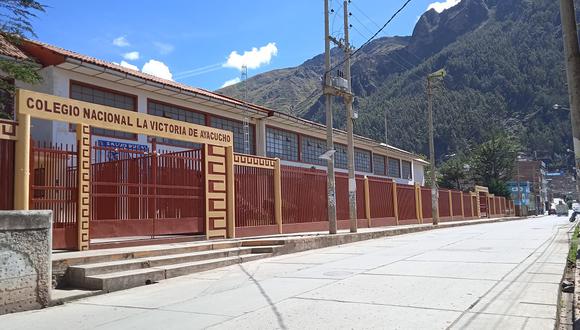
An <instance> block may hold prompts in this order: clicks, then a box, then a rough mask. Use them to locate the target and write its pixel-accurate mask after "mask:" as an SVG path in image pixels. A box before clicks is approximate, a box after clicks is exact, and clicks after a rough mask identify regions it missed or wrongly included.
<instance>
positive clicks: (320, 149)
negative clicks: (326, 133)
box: [301, 136, 326, 165]
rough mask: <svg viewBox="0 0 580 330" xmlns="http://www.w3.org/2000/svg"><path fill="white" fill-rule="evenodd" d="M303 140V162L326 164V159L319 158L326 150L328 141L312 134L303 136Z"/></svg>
mask: <svg viewBox="0 0 580 330" xmlns="http://www.w3.org/2000/svg"><path fill="white" fill-rule="evenodd" d="M301 142H302V161H303V162H305V163H310V164H316V165H326V160H324V159H320V158H319V157H320V155H322V154H324V153H325V152H326V141H324V140H322V139H317V138H313V137H310V136H302V137H301Z"/></svg>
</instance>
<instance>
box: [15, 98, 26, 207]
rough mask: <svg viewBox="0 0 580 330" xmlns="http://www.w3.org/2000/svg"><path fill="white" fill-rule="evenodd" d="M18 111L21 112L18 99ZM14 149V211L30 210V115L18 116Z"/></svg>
mask: <svg viewBox="0 0 580 330" xmlns="http://www.w3.org/2000/svg"><path fill="white" fill-rule="evenodd" d="M15 108H16V111H18V112H17V113H20V111H19V102H18V97H16V107H15ZM16 136H17V138H18V139H17V140H16V146H15V148H14V209H15V210H28V208H29V205H28V203H29V194H30V115H21V114H19V115H18V130H17V133H16Z"/></svg>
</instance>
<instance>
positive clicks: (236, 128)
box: [210, 116, 256, 155]
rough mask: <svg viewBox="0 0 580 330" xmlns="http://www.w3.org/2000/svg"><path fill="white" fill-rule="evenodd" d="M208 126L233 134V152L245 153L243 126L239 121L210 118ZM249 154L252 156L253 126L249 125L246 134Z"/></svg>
mask: <svg viewBox="0 0 580 330" xmlns="http://www.w3.org/2000/svg"><path fill="white" fill-rule="evenodd" d="M210 125H211V127H213V128H219V129H223V130H226V131H230V132H232V133H234V151H235V152H239V153H246V150H245V149H246V148H245V146H244V124H243V123H242V122H241V121H237V120H233V119H226V118H221V117H213V116H212V117H211V119H210ZM248 147H249V154H251V155H254V154H255V153H256V150H255V148H254V125H252V124H250V127H249V132H248Z"/></svg>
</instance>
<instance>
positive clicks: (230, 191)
mask: <svg viewBox="0 0 580 330" xmlns="http://www.w3.org/2000/svg"><path fill="white" fill-rule="evenodd" d="M206 149H207V148H206ZM225 156H226V184H227V190H226V201H227V202H226V207H227V211H226V235H227V238H235V237H236V191H235V181H234V180H235V177H234V147H226V155H225ZM206 200H207V197H206ZM206 230H207V229H206Z"/></svg>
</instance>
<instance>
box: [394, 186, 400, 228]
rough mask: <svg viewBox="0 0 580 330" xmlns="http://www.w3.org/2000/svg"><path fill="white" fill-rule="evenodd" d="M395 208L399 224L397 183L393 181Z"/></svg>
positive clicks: (396, 219)
mask: <svg viewBox="0 0 580 330" xmlns="http://www.w3.org/2000/svg"><path fill="white" fill-rule="evenodd" d="M393 210H394V214H395V221H396V223H397V225H398V224H399V205H398V203H397V183H396V182H395V181H393Z"/></svg>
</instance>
